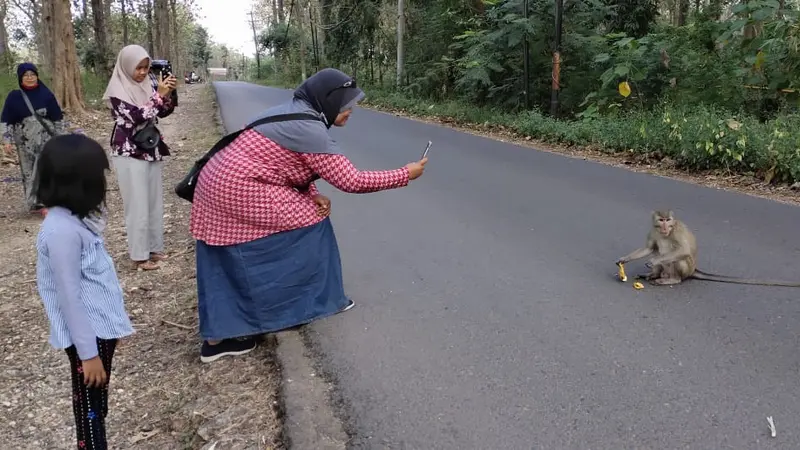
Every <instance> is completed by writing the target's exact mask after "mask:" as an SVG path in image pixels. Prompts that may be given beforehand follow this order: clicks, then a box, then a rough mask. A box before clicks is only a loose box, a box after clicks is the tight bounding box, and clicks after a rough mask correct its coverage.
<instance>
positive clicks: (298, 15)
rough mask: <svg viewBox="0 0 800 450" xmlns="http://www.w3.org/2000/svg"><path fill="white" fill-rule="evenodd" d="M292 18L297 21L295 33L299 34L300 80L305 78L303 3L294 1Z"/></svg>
mask: <svg viewBox="0 0 800 450" xmlns="http://www.w3.org/2000/svg"><path fill="white" fill-rule="evenodd" d="M294 1H295V3H294V6H295V10H294V17H295V20H297V31H298V32H299V33H300V76H301V77H302V80H305V79H306V78H307V77H306V35H305V32H304V27H303V22H305V17H306V14H305V1H303V0H294Z"/></svg>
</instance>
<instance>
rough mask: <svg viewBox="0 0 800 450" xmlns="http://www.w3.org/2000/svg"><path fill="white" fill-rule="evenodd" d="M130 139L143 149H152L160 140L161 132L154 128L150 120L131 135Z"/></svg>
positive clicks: (153, 123) (154, 125)
mask: <svg viewBox="0 0 800 450" xmlns="http://www.w3.org/2000/svg"><path fill="white" fill-rule="evenodd" d="M131 140H133V143H134V144H136V146H137V147H139V148H141V149H143V150H153V149H155V148H156V147H158V144H159V143H160V142H161V132H160V131H158V128H156V124H155V122H154V121H153V120H150V121H148V122H147V124H146V125H145V126H144V127H143V128H142V129H140V130H139V131H137V132H136V133H134V134H133V136H131Z"/></svg>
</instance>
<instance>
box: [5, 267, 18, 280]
mask: <svg viewBox="0 0 800 450" xmlns="http://www.w3.org/2000/svg"><path fill="white" fill-rule="evenodd" d="M20 270H22V267H17V268H16V269H14V270H12V271H10V272H6V273H4V274H2V275H0V278H5V277H10V276H11V275H14V274H15V273H17V272H19V271H20Z"/></svg>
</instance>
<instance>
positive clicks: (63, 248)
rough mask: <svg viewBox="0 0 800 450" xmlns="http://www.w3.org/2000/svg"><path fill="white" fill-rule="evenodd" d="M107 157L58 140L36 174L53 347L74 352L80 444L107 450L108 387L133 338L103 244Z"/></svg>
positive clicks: (42, 291)
mask: <svg viewBox="0 0 800 450" xmlns="http://www.w3.org/2000/svg"><path fill="white" fill-rule="evenodd" d="M108 169H109V163H108V157H107V156H106V153H105V150H104V149H103V147H102V146H101V145H100V144H99V143H98V142H96V141H94V140H92V139H90V138H88V137H86V136H84V135H80V134H69V135H62V136H57V137H54V138H53V139H51V140H49V141H48V142H47V143H46V144H45V146H44V149H43V150H42V153H41V156H40V158H39V164H38V167H37V175H38V178H39V189H38V200H39V201H40V202H41V204H42V205H44V206H45V207H47V208H48V209H49V210H48V214H47V216H46V217H45V219H44V221H43V222H42V225H41V228H40V230H39V234H38V236H37V239H36V252H37V260H36V283H37V287H38V290H39V296H40V297H41V299H42V302H43V304H44V309H45V312H46V314H47V318H48V320H49V322H50V339H49V340H50V344H51V345H52V346H53V347H55V348H56V349H63V350H65V351H66V353H67V357H68V358H69V362H70V370H71V372H72V410H73V413H74V417H75V431H76V438H77V444H78V447H77V448H79V449H82V450H99V449H103V450H105V449H106V448H108V444H107V443H106V428H105V420H106V415H107V413H108V383H109V381H110V379H111V362H112V359H113V357H114V350H115V348H116V346H117V340H118V339H120V338H123V337H126V336H129V335H131V334H132V333H133V327H132V325H131V322H130V319H129V318H128V315H127V313H126V312H125V305H124V300H123V295H122V288H121V287H120V283H119V279H118V278H117V273H116V270H115V269H114V261H113V260H112V259H111V256H110V255H109V254H108V251H107V250H106V247H105V243H104V241H103V230H104V228H105V223H106V222H105V212H104V211H105V208H104V204H105V197H106V173H105V172H106V170H108Z"/></svg>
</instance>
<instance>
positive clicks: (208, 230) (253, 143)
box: [190, 130, 408, 245]
mask: <svg viewBox="0 0 800 450" xmlns="http://www.w3.org/2000/svg"><path fill="white" fill-rule="evenodd" d="M319 177H322V178H323V179H325V180H326V181H328V182H329V183H330V184H332V185H333V186H334V187H336V188H337V189H339V190H342V191H345V192H351V193H367V192H375V191H381V190H385V189H394V188H398V187H402V186H405V185H407V184H408V169H407V168H405V167H402V168H400V169H395V170H379V171H361V170H358V169H357V168H356V167H355V166H353V164H352V163H351V162H350V160H349V159H347V157H345V156H343V155H336V154H317V153H297V152H293V151H291V150H288V149H285V148H283V147H281V146H280V145H278V144H276V143H274V142H272V141H271V140H269V139H267V138H266V137H264V136H263V135H262V134H260V133H258V132H257V131H255V130H247V131H245V132H243V133H242V134H240V135H239V136H238V137H237V138H236V139H235V140H234V141H233V142H231V143H230V144H229V145H228V147H226V148H225V149H223V150H222V151H221V152H220V153H218V154H217V155H215V156H214V158H212V159H211V160H210V161H209V162H208V163H207V164H206V165H205V167H203V170H202V172H200V176H199V177H198V180H197V186H196V187H195V193H194V200H193V202H192V215H191V223H190V231H191V233H192V236H194V238H195V239H197V240H200V241H203V242H205V243H206V244H208V245H234V244H240V243H244V242H249V241H253V240H256V239H260V238H262V237H265V236H269V235H271V234H274V233H279V232H281V231H288V230H294V229H297V228H302V227H306V226H310V225H314V224H316V223H319V222H321V221H322V220H323V219H324V217H320V216H319V215H318V214H317V206H316V204H315V203H314V200H313V198H314V196H315V195H317V194H318V191H317V188H316V186H315V185H314V182H313V181H314V180H315V179H317V178H319Z"/></svg>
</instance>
